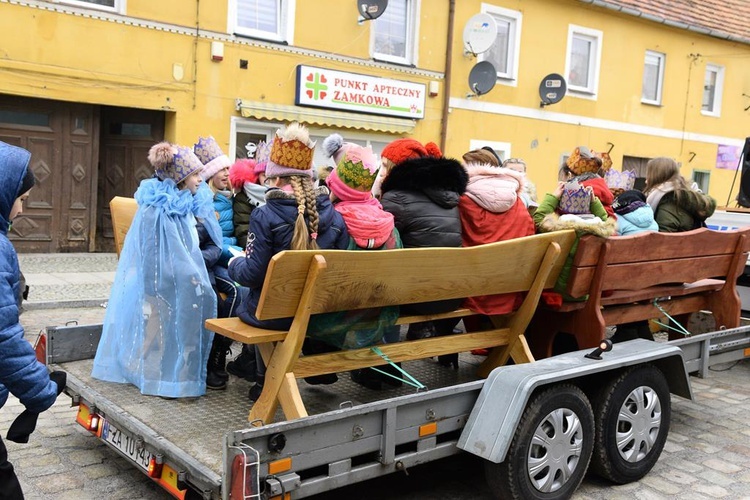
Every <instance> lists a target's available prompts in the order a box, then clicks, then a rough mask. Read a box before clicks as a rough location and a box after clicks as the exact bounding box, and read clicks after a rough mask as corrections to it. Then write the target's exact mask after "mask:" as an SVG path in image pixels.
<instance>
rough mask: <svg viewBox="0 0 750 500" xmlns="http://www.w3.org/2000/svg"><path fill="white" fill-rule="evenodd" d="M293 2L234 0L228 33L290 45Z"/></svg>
mask: <svg viewBox="0 0 750 500" xmlns="http://www.w3.org/2000/svg"><path fill="white" fill-rule="evenodd" d="M295 1H296V0H234V1H233V2H232V4H231V5H230V9H229V26H230V30H229V31H231V32H234V33H235V34H237V35H245V36H249V37H252V38H260V39H263V40H270V41H274V42H286V43H287V44H289V45H292V43H293V35H294V10H295Z"/></svg>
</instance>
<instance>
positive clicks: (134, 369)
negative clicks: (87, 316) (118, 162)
mask: <svg viewBox="0 0 750 500" xmlns="http://www.w3.org/2000/svg"><path fill="white" fill-rule="evenodd" d="M148 159H149V161H150V162H151V165H152V166H153V167H154V169H155V171H156V178H152V179H146V180H144V181H142V182H141V184H140V186H139V187H138V190H137V191H136V193H135V199H136V201H137V202H138V211H137V212H136V215H135V218H134V220H133V224H132V226H131V228H130V231H128V234H127V237H126V238H125V245H124V246H123V250H122V254H121V255H120V262H119V263H118V266H117V274H116V276H115V282H114V284H113V286H112V292H111V295H110V299H109V305H108V307H107V313H106V315H105V318H104V325H103V329H102V337H101V340H100V342H99V347H98V349H97V351H96V356H95V358H94V368H93V370H92V376H93V377H95V378H98V379H100V380H105V381H108V382H118V383H127V382H129V383H131V384H133V385H135V386H137V387H138V388H139V389H140V391H141V393H143V394H150V395H156V396H162V397H166V398H181V397H196V396H201V395H203V394H205V392H206V364H207V361H208V354H209V349H210V346H211V342H212V340H213V333H211V332H209V331H208V330H206V329H205V327H204V322H205V320H206V319H208V318H214V317H216V295H215V293H214V291H213V289H212V287H211V283H210V281H209V277H208V272H207V271H206V266H205V264H204V262H203V257H202V255H201V249H200V246H199V239H198V231H197V229H196V215H198V217H199V218H205V219H208V220H210V217H212V216H213V204H212V202H211V198H210V197H202V196H198V197H195V194H196V193H197V192H198V187H199V186H200V184H201V182H202V179H201V177H200V171H201V169H202V168H203V164H202V163H201V161H200V160H199V159H198V158H197V157H196V156H195V154H194V153H193V151H192V149H190V148H186V147H182V146H175V145H173V144H170V143H167V142H162V143H159V144H157V145H155V146H154V147H152V148H151V150H150V151H149V155H148ZM219 241H220V240H219Z"/></svg>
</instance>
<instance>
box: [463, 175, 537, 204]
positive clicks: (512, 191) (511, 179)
mask: <svg viewBox="0 0 750 500" xmlns="http://www.w3.org/2000/svg"><path fill="white" fill-rule="evenodd" d="M466 171H467V173H468V174H469V183H468V185H467V186H466V196H468V197H469V198H471V199H472V200H473V201H474V202H475V203H476V204H477V205H479V206H480V207H482V208H484V209H485V210H488V211H490V212H493V213H503V212H507V211H508V210H509V209H510V208H511V207H512V206H513V205H514V204H515V202H516V200H517V199H518V195H519V193H520V192H521V191H522V189H523V184H524V181H523V174H521V173H520V172H516V171H515V170H511V169H509V168H501V167H494V166H492V165H480V164H476V163H468V164H466Z"/></svg>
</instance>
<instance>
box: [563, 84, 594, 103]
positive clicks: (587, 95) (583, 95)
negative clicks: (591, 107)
mask: <svg viewBox="0 0 750 500" xmlns="http://www.w3.org/2000/svg"><path fill="white" fill-rule="evenodd" d="M566 95H569V96H571V97H578V98H579V99H589V100H591V101H596V97H597V95H596V93H595V92H591V91H590V90H576V89H571V88H570V87H568V92H567V94H566Z"/></svg>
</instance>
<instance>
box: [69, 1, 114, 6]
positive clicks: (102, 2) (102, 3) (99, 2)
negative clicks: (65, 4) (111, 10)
mask: <svg viewBox="0 0 750 500" xmlns="http://www.w3.org/2000/svg"><path fill="white" fill-rule="evenodd" d="M78 1H79V2H85V3H93V4H96V5H104V6H105V7H114V6H115V0H78Z"/></svg>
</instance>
